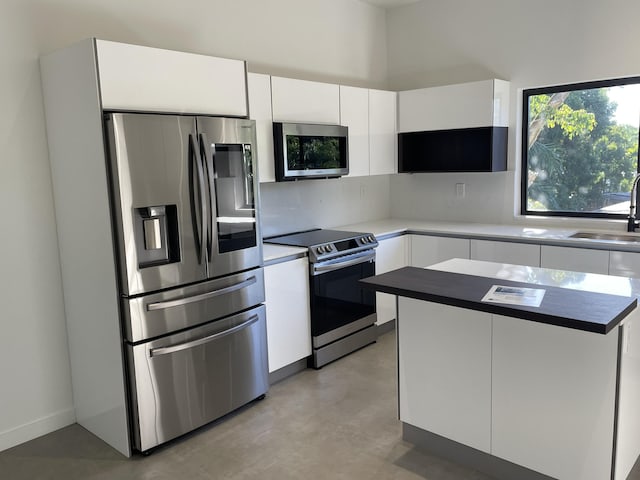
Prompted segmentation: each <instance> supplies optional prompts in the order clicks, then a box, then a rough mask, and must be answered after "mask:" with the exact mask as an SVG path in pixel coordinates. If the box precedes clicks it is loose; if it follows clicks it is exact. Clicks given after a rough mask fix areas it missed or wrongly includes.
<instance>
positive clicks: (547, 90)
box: [520, 76, 640, 220]
mask: <svg viewBox="0 0 640 480" xmlns="http://www.w3.org/2000/svg"><path fill="white" fill-rule="evenodd" d="M632 84H640V76H634V77H622V78H612V79H607V80H595V81H589V82H577V83H568V84H563V85H552V86H548V87H536V88H527V89H524V90H523V91H522V132H521V134H522V137H521V139H522V142H521V143H522V145H521V147H522V151H521V152H520V157H521V159H520V214H521V215H523V216H538V217H572V218H576V217H577V218H592V219H608V220H612V219H613V220H622V219H627V218H628V217H629V215H628V214H622V213H598V212H572V211H564V210H562V211H552V210H546V211H539V210H528V209H527V205H528V191H527V182H528V174H527V172H528V171H529V169H528V163H529V162H528V160H529V158H528V151H529V148H528V145H529V141H528V140H529V98H530V97H532V96H535V95H541V94H550V95H552V94H554V93H558V92H567V91H571V92H573V91H576V90H587V89H596V88H605V87H619V86H622V85H632ZM638 144H639V147H640V126H639V127H638ZM638 173H640V148H638V162H637V167H636V174H638ZM638 190H640V188H639V189H638ZM639 197H640V192H638V191H636V199H635V204H636V205H638V198H639Z"/></svg>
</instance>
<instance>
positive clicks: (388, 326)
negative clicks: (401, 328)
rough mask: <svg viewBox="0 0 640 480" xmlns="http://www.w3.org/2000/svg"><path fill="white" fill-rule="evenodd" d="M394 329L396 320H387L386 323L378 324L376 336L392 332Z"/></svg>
mask: <svg viewBox="0 0 640 480" xmlns="http://www.w3.org/2000/svg"><path fill="white" fill-rule="evenodd" d="M395 329H396V319H395V318H394V319H392V320H389V321H388V322H384V323H380V324H378V336H380V335H384V334H385V333H388V332H393V331H394V330H395Z"/></svg>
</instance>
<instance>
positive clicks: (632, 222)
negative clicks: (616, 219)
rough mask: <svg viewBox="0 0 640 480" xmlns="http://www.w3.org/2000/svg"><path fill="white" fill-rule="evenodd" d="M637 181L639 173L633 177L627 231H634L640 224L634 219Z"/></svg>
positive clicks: (639, 178) (639, 179)
mask: <svg viewBox="0 0 640 480" xmlns="http://www.w3.org/2000/svg"><path fill="white" fill-rule="evenodd" d="M638 181H640V173H638V174H636V177H635V178H634V179H633V186H632V187H631V199H630V201H629V217H628V221H627V232H635V231H636V228H637V227H639V226H640V224H639V223H638V221H637V220H636V197H637V193H638Z"/></svg>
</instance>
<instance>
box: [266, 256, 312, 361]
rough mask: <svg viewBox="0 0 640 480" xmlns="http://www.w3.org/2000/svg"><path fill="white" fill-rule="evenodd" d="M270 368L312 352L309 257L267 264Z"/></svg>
mask: <svg viewBox="0 0 640 480" xmlns="http://www.w3.org/2000/svg"><path fill="white" fill-rule="evenodd" d="M264 284H265V303H266V307H267V345H268V349H269V372H274V371H276V370H278V369H280V368H282V367H286V366H287V365H290V364H291V363H294V362H296V361H298V360H301V359H303V358H306V357H308V356H309V355H311V320H310V315H309V265H308V262H307V259H306V258H299V259H297V260H292V261H289V262H283V263H277V264H275V265H269V266H267V267H265V268H264Z"/></svg>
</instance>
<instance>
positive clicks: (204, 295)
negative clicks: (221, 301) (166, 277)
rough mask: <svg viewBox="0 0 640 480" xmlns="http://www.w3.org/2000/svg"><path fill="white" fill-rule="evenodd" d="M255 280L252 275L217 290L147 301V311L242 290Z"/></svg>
mask: <svg viewBox="0 0 640 480" xmlns="http://www.w3.org/2000/svg"><path fill="white" fill-rule="evenodd" d="M256 281H257V279H256V277H255V276H253V275H252V276H251V277H249V278H247V279H246V280H243V281H242V282H239V283H234V284H233V285H229V286H228V287H224V288H219V289H218V290H212V291H210V292H206V293H200V294H199V295H192V296H190V297H182V298H177V299H175V300H166V301H163V302H154V303H149V304H148V305H147V311H148V312H151V311H153V310H163V309H165V308H172V307H179V306H181V305H187V304H189V303H194V302H200V301H202V300H207V299H208V298H213V297H218V296H220V295H225V294H227V293H231V292H235V291H236V290H242V289H243V288H247V287H248V286H249V285H253V284H254V283H256Z"/></svg>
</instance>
